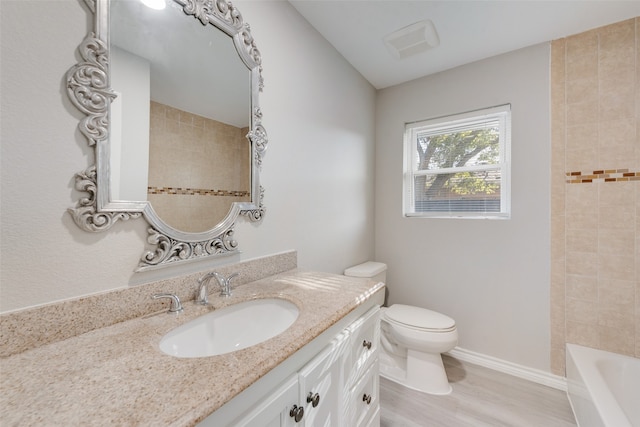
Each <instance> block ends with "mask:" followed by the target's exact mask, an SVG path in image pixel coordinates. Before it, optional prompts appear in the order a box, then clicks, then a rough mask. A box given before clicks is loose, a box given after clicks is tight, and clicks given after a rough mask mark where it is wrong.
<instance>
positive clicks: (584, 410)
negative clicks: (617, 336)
mask: <svg viewBox="0 0 640 427" xmlns="http://www.w3.org/2000/svg"><path fill="white" fill-rule="evenodd" d="M567 395H568V396H569V401H570V402H571V407H572V409H573V413H574V415H575V417H576V421H577V422H578V426H580V427H640V359H636V358H634V357H629V356H623V355H621V354H615V353H609V352H606V351H602V350H595V349H593V348H588V347H583V346H580V345H575V344H567Z"/></svg>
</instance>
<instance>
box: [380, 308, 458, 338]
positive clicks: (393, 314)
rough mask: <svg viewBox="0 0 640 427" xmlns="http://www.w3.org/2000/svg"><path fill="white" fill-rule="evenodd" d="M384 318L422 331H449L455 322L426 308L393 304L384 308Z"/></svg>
mask: <svg viewBox="0 0 640 427" xmlns="http://www.w3.org/2000/svg"><path fill="white" fill-rule="evenodd" d="M384 317H385V320H386V321H388V322H389V323H392V324H395V325H398V326H402V327H406V328H410V329H414V330H418V331H424V332H451V331H454V330H455V329H456V322H455V320H453V319H452V318H450V317H449V316H445V315H444V314H441V313H438V312H436V311H432V310H427V309H426V308H420V307H413V306H410V305H403V304H393V305H392V306H391V307H388V308H387V309H386V310H384Z"/></svg>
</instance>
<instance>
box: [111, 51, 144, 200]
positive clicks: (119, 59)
mask: <svg viewBox="0 0 640 427" xmlns="http://www.w3.org/2000/svg"><path fill="white" fill-rule="evenodd" d="M109 65H110V67H111V69H110V70H111V87H112V89H113V90H114V92H117V93H118V97H117V98H116V99H114V100H113V101H112V102H111V116H110V117H111V141H110V142H111V154H112V156H111V162H110V163H111V176H112V178H111V189H110V190H111V197H112V199H113V200H147V186H148V182H149V117H150V115H151V112H150V108H151V107H150V104H149V99H151V64H150V63H149V61H148V60H146V59H145V58H142V57H140V56H137V55H134V54H133V53H131V52H127V51H126V50H123V49H120V48H119V47H116V46H112V47H111V62H110V64H109ZM122 135H126V137H125V140H126V141H127V142H126V143H124V144H123V143H122ZM116 146H117V148H118V154H119V155H120V156H119V157H118V158H114V157H115V156H113V154H114V151H115V148H116Z"/></svg>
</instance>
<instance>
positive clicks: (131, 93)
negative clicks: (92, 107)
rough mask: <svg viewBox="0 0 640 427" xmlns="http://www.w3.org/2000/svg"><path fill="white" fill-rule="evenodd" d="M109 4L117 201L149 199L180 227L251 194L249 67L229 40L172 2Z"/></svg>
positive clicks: (200, 227)
mask: <svg viewBox="0 0 640 427" xmlns="http://www.w3.org/2000/svg"><path fill="white" fill-rule="evenodd" d="M110 6H111V8H110V37H111V40H110V42H111V45H110V47H111V63H110V67H111V68H110V72H111V87H112V89H113V91H114V92H115V93H116V94H117V98H116V100H115V101H114V102H113V103H112V105H111V111H110V120H111V124H112V126H111V140H110V142H111V150H110V151H111V152H110V161H109V164H110V169H111V182H110V184H111V186H110V188H111V194H110V198H111V200H119V201H143V200H148V201H149V202H150V203H151V205H152V206H153V209H154V210H155V212H156V213H157V214H158V216H159V217H160V218H161V219H162V220H163V221H164V222H165V223H166V224H167V225H169V226H171V227H173V228H175V229H176V230H180V231H184V232H190V233H198V232H204V231H207V230H210V229H212V228H214V227H215V226H216V225H217V224H218V223H220V222H221V221H222V220H223V219H224V218H225V216H226V215H227V214H228V213H229V210H230V207H231V204H232V203H233V202H248V201H251V160H252V159H251V144H250V142H249V140H248V139H247V138H246V135H247V134H248V133H249V126H250V113H251V89H252V88H251V71H250V70H249V69H248V68H247V66H246V65H245V64H244V63H243V62H242V60H241V59H240V57H239V56H238V53H237V52H236V49H235V47H234V44H233V41H232V39H231V38H230V37H229V36H228V35H226V34H225V33H224V32H222V31H219V30H218V29H217V28H214V27H212V26H211V25H201V24H200V22H199V21H197V20H194V19H187V18H186V17H185V16H184V12H183V11H182V7H181V6H180V5H178V4H176V3H174V2H173V1H171V0H169V1H167V4H166V7H165V8H164V9H163V10H154V9H151V8H149V7H147V6H145V5H144V4H143V3H142V2H141V1H138V0H112V1H111V5H110Z"/></svg>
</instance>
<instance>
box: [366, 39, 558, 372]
mask: <svg viewBox="0 0 640 427" xmlns="http://www.w3.org/2000/svg"><path fill="white" fill-rule="evenodd" d="M506 103H511V107H512V157H511V158H512V192H511V195H512V216H511V219H510V220H471V219H466V220H465V219H423V218H403V216H402V165H403V157H402V136H403V128H404V123H405V122H410V121H416V120H422V119H428V118H432V117H438V116H442V115H447V114H454V113H460V112H465V111H470V110H475V109H479V108H484V107H490V106H495V105H500V104H506ZM549 129H550V128H549V47H548V45H547V44H544V45H538V46H534V47H530V48H527V49H523V50H519V51H516V52H511V53H508V54H505V55H501V56H498V57H494V58H490V59H487V60H484V61H481V62H477V63H473V64H470V65H467V66H463V67H459V68H456V69H453V70H450V71H446V72H443V73H440V74H436V75H433V76H430V77H425V78H422V79H418V80H414V81H412V82H409V83H405V84H402V85H399V86H395V87H391V88H388V89H385V90H382V91H380V92H379V93H378V98H377V111H376V208H375V215H376V217H375V224H376V225H375V236H376V251H375V255H376V259H377V260H379V261H383V262H386V263H387V264H388V266H389V270H388V274H387V284H388V285H389V294H390V295H389V303H405V304H413V305H418V306H421V307H426V308H431V309H433V310H436V311H440V312H442V313H445V314H448V315H450V316H451V317H453V318H454V319H455V320H456V323H457V325H458V330H459V334H460V341H459V346H460V347H462V348H465V349H468V350H471V351H476V352H479V353H482V354H486V355H490V356H493V357H497V358H500V359H505V360H508V361H511V362H514V363H518V364H522V365H525V366H529V367H533V368H538V369H542V370H549V258H550V252H549V240H550V238H549V197H550V190H549V170H550V130H549Z"/></svg>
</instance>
